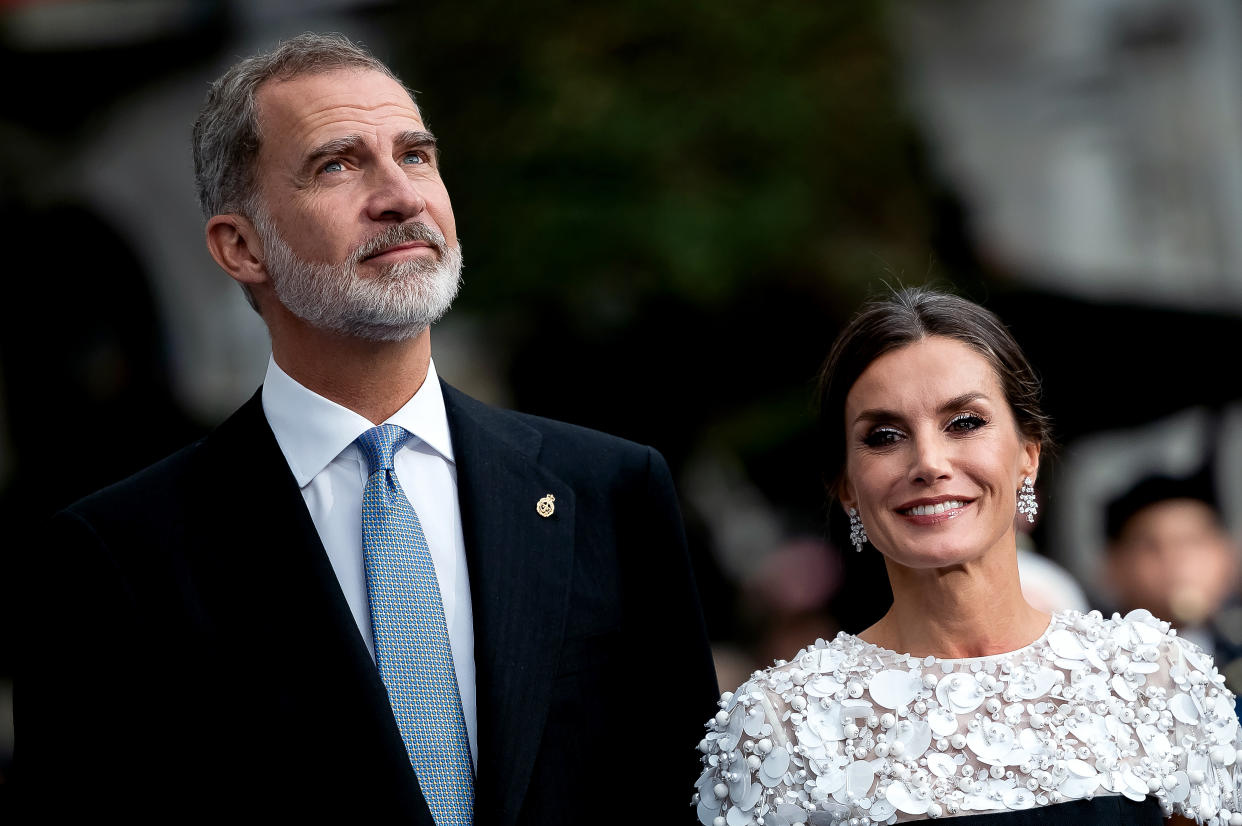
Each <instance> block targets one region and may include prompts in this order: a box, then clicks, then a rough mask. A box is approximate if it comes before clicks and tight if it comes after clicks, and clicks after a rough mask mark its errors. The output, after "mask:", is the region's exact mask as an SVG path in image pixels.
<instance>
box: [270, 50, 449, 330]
mask: <svg viewBox="0 0 1242 826" xmlns="http://www.w3.org/2000/svg"><path fill="white" fill-rule="evenodd" d="M258 107H259V115H260V123H261V135H262V147H261V149H260V151H259V161H258V169H259V174H258V180H257V183H258V190H259V193H258V194H259V202H260V204H259V209H258V210H257V214H256V215H254V216H253V217H254V219H255V225H256V229H257V230H258V232H259V235H260V238H261V241H262V244H263V254H264V264H265V267H266V269H267V272H268V276H269V277H270V279H271V281H272V285H273V287H274V289H275V292H276V295H277V297H278V298H279V300H280V302H281V303H282V304H284V305H285V307H286V308H288V309H289V311H290V312H292V313H293V314H294V315H296V316H298V317H300V318H302V319H304V320H305V321H307V322H309V323H310V324H312V325H313V326H316V327H320V328H324V329H328V330H332V331H334V332H338V333H343V334H346V335H352V336H357V337H361V338H365V339H371V340H393V339H404V338H409V337H411V336H413V335H417V334H418V333H419V332H420V331H421V330H422V329H424V328H425V327H427V326H428V325H429V324H431V323H432V322H434V321H435V320H436V319H438V318H439V317H440V316H441V315H442V314H443V313H444V311H445V310H447V309H448V305H449V303H451V302H452V299H453V297H454V296H455V295H456V292H457V287H458V284H459V282H460V270H461V253H460V248H459V245H458V243H457V234H456V227H455V225H454V222H453V210H452V206H451V205H450V203H449V197H448V192H447V191H446V190H445V188H444V182H443V181H442V180H441V179H440V173H439V168H438V158H437V155H436V151H435V142H434V138H432V136H431V135H430V133H429V132H428V131H427V129H426V127H425V126H424V125H423V122H422V119H421V117H420V115H419V113H418V110H417V109H416V108H415V107H414V104H413V102H412V101H411V100H410V97H409V95H408V94H406V92H405V90H404V89H402V88H401V86H400V85H399V84H398V83H396V82H395V81H393V80H392V79H391V78H389V77H387V76H386V75H384V74H381V73H379V72H374V71H369V70H340V71H333V72H328V73H324V74H316V75H308V76H304V77H298V78H294V79H293V80H288V81H271V82H269V83H267V84H264V85H263V86H262V87H260V89H259V92H258Z"/></svg>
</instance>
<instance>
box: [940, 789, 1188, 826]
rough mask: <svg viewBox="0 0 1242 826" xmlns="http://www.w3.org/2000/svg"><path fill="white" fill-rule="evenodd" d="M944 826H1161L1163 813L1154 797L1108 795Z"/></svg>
mask: <svg viewBox="0 0 1242 826" xmlns="http://www.w3.org/2000/svg"><path fill="white" fill-rule="evenodd" d="M945 822H946V823H951V824H953V826H993V824H995V826H1162V824H1163V823H1164V812H1163V811H1162V810H1161V808H1160V803H1159V801H1157V800H1156V798H1154V797H1148V798H1145V799H1144V800H1143V802H1142V803H1135V802H1134V801H1133V800H1130V799H1129V798H1126V797H1121V796H1120V795H1117V796H1112V795H1110V796H1105V797H1093V798H1091V799H1090V800H1073V801H1070V802H1069V803H1057V804H1055V805H1053V806H1037V807H1035V808H1033V809H1023V810H1021V811H1008V812H992V813H989V814H982V815H966V816H964V817H954V818H949V819H947V820H946V821H945Z"/></svg>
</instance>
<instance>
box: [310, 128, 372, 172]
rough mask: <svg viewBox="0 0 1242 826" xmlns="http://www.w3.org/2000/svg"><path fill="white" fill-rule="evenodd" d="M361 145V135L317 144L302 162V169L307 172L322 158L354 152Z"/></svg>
mask: <svg viewBox="0 0 1242 826" xmlns="http://www.w3.org/2000/svg"><path fill="white" fill-rule="evenodd" d="M363 144H364V141H363V139H362V135H344V136H342V137H339V138H333V139H332V140H330V141H325V142H324V143H321V144H319V145H318V146H316V147H315V148H314V149H312V150H311V151H310V152H308V153H307V155H306V160H305V161H303V162H302V166H303V168H304V169H306V170H309V169H310V168H311V167H313V166H314V165H315V164H316V163H318V162H319V161H321V160H323V159H324V158H328V157H331V156H333V155H344V154H348V153H350V152H356V151H357V150H358V149H359V147H361V146H363Z"/></svg>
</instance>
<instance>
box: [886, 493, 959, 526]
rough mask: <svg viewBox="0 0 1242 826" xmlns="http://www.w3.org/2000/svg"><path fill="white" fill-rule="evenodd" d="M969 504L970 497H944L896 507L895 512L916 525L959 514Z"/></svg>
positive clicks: (934, 522) (929, 523) (943, 519)
mask: <svg viewBox="0 0 1242 826" xmlns="http://www.w3.org/2000/svg"><path fill="white" fill-rule="evenodd" d="M971 504H973V500H971V499H945V500H943V501H939V502H926V503H922V504H918V505H912V506H910V507H906V508H898V509H897V513H899V514H901V516H903V517H905V518H906V519H908V520H909V521H911V522H913V523H914V524H916V525H935V524H938V523H940V522H944V521H945V520H947V519H954V518H956V517H958V516H961V515H962V513H963V512H964V511H965V510H966V508H968V507H970V506H971Z"/></svg>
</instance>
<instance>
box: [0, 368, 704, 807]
mask: <svg viewBox="0 0 1242 826" xmlns="http://www.w3.org/2000/svg"><path fill="white" fill-rule="evenodd" d="M444 394H445V404H446V408H447V412H448V419H449V425H450V429H451V432H452V437H453V447H454V452H455V454H456V464H457V474H458V489H459V496H460V503H461V515H462V526H463V529H464V535H465V543H466V557H467V562H468V565H469V571H470V587H471V596H472V601H473V610H474V631H475V639H476V648H475V665H476V673H477V690H478V755H477V759H478V775H477V782H476V819H475V822H476V823H478V824H481V826H486V825H487V824H498V826H516V824H559V823H566V824H568V823H571V822H572V823H584V822H586V823H614V822H615V823H637V822H649V823H666V822H667V823H676V822H688V821H689V820H691V809H690V806H689V799H690V795H691V794H692V791H693V789H692V784H693V781H694V779H695V777H696V776H697V773H698V766H697V762H696V759H695V758H696V756H697V752H695V751H694V749H693V746H694V744H695V743H697V742H698V740H699V738H700V737H701V736H702V724H703V720H705V719H707V718H708V717H709V716H711V713H712V712H713V711H715V706H714V702H715V700H716V685H715V679H714V676H713V671H712V664H711V659H710V654H709V651H708V646H707V641H706V636H705V633H704V629H703V623H702V617H701V612H700V608H699V603H698V600H697V596H696V594H695V591H694V586H693V581H692V576H691V571H690V568H689V564H688V559H687V553H686V547H685V539H684V534H683V530H682V525H681V519H680V515H679V512H678V508H677V503H676V498H675V493H674V490H673V485H672V481H671V478H670V475H669V472H668V469H667V467H666V465H665V463H664V461H663V459H662V458H661V457H660V455H659V454H658V453H656V452H655V451H653V450H652V449H650V448H645V447H641V446H639V445H636V444H633V443H630V442H626V441H623V440H621V439H617V438H614V437H611V436H606V435H603V434H600V433H596V432H593V431H589V430H586V429H583V428H578V427H574V426H571V425H566V424H562V423H559V422H553V421H549V420H546V419H540V418H537V417H533V416H526V415H522V414H518V413H512V412H508V411H501V410H497V409H494V408H491V407H488V406H486V405H484V404H481V403H479V402H477V401H475V400H473V399H471V398H469V397H467V396H465V395H464V394H462V393H460V392H459V391H456V390H454V389H453V388H451V387H449V386H448V385H445V386H444ZM547 494H552V495H553V496H555V497H556V500H555V503H556V509H555V513H554V514H553V515H552V516H551V517H548V518H544V517H541V516H540V515H539V514H538V513H537V512H536V509H535V503H536V502H537V501H538V500H539V499H540V498H542V497H544V496H545V495H547ZM22 556H23V558H25V559H27V560H28V561H29V566H28V567H27V569H26V572H25V575H24V576H23V577H22V578H21V580H20V587H21V589H22V590H23V591H24V592H25V594H26V595H27V596H29V597H31V598H30V599H29V600H28V601H27V608H26V610H25V611H24V613H23V616H24V621H23V627H22V628H20V629H19V633H20V635H21V637H22V638H23V640H24V642H25V645H24V646H22V649H21V650H22V652H23V654H22V656H21V659H20V660H19V671H18V674H17V680H16V687H15V691H16V695H15V715H14V716H15V723H16V755H15V772H14V780H15V783H16V789H15V790H16V791H18V792H19V802H20V803H24V804H25V806H26V807H27V808H28V811H29V812H30V814H31V816H32V818H33V819H37V820H40V821H41V820H45V819H46V820H49V821H55V820H60V819H62V818H63V817H67V816H71V815H74V816H82V815H96V816H97V815H107V814H111V815H120V816H121V818H122V819H127V820H131V821H142V822H145V821H162V822H185V821H190V820H194V821H213V822H225V821H235V820H246V821H248V820H252V819H257V818H269V819H272V820H275V821H279V822H329V821H333V820H335V821H338V822H350V823H352V822H358V823H364V822H365V823H378V822H392V823H418V824H426V826H430V824H431V823H432V821H431V817H430V815H429V814H428V812H427V808H426V805H425V804H424V802H423V799H422V796H421V793H420V791H419V786H418V780H417V778H416V777H415V775H414V772H413V770H412V769H411V767H410V764H409V762H408V760H407V758H406V755H405V750H404V747H403V745H402V742H401V738H400V735H399V733H398V730H397V727H396V723H395V721H394V719H393V715H392V711H391V708H390V706H389V704H388V699H387V696H386V694H385V689H384V685H383V683H382V682H381V681H380V678H379V675H378V672H377V670H376V668H375V665H374V663H373V662H372V660H371V658H370V656H369V655H368V653H367V649H366V647H365V645H364V643H363V641H362V637H361V635H360V634H359V632H358V628H357V625H356V624H355V622H354V619H353V616H352V614H351V613H350V611H349V607H348V605H347V603H346V601H345V598H344V596H343V594H342V592H341V589H340V586H339V584H338V583H337V580H336V576H335V574H334V572H333V569H332V566H331V564H330V563H329V561H328V558H327V555H326V554H325V552H324V550H323V546H322V544H321V543H320V541H319V538H318V535H317V533H316V531H315V527H314V524H313V523H312V521H311V518H310V515H309V513H308V512H307V509H306V507H305V504H304V502H303V500H302V497H301V494H300V493H299V491H298V488H297V485H296V483H295V482H294V479H293V476H292V474H291V473H290V471H289V468H288V465H287V464H286V462H285V460H284V456H283V455H282V454H281V452H280V449H279V447H278V446H277V443H276V440H275V438H274V436H273V435H272V432H271V429H270V428H269V426H268V424H267V420H266V418H265V417H264V415H263V411H262V407H261V405H260V400H259V395H258V394H256V395H255V397H254V398H252V399H251V400H250V401H249V402H248V403H247V404H246V405H244V406H243V407H242V408H241V409H240V410H239V411H238V412H237V413H235V414H234V415H233V416H232V417H231V418H230V419H229V420H228V421H226V422H225V423H224V424H223V425H221V426H220V427H219V428H218V429H217V430H216V431H214V432H213V433H212V434H211V435H209V436H207V437H206V438H204V439H202V440H201V441H199V442H197V443H196V444H194V445H191V446H190V447H188V448H186V449H184V450H182V451H181V452H179V453H177V454H175V455H173V456H171V457H169V458H168V459H165V460H164V461H163V462H161V463H159V464H157V465H155V466H153V467H151V468H148V469H147V470H145V471H143V472H141V473H139V474H137V475H136V476H133V477H131V478H129V479H127V480H125V481H123V482H121V483H119V484H117V485H114V486H112V487H110V488H107V489H105V490H103V491H101V492H99V493H96V494H94V495H92V496H90V497H87V498H86V499H84V500H82V501H80V502H78V503H77V504H75V505H73V506H71V507H69V508H68V509H66V510H65V511H64V512H62V513H61V514H59V515H58V516H57V517H56V519H55V520H54V522H53V523H52V525H51V526H50V528H49V529H48V531H47V532H46V534H45V536H44V540H43V542H42V543H41V546H40V547H37V548H28V549H25V551H24V552H23V554H22Z"/></svg>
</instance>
